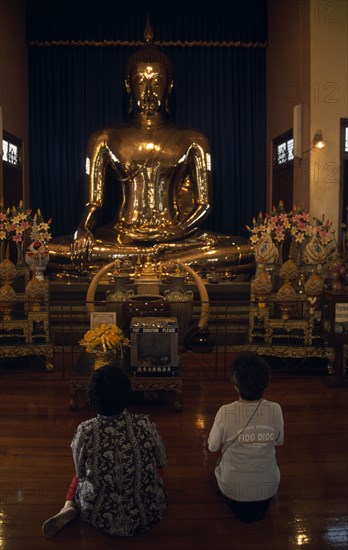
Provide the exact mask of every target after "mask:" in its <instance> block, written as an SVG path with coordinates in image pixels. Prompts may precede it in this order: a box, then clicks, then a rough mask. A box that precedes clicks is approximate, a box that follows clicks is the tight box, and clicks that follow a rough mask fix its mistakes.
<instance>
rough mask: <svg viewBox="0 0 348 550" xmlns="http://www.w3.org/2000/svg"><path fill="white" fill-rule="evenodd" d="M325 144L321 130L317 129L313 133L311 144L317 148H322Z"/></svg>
mask: <svg viewBox="0 0 348 550" xmlns="http://www.w3.org/2000/svg"><path fill="white" fill-rule="evenodd" d="M325 145H326V143H325V141H324V138H323V132H322V131H321V130H317V131H316V132H315V134H314V138H313V146H314V147H316V148H317V149H322V148H323V147H325Z"/></svg>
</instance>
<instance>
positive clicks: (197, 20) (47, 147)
mask: <svg viewBox="0 0 348 550" xmlns="http://www.w3.org/2000/svg"><path fill="white" fill-rule="evenodd" d="M125 4H126V3H122V4H121V3H120V2H117V1H114V2H111V0H100V1H99V2H94V3H92V2H89V1H88V0H85V1H84V2H82V1H81V0H77V1H76V0H75V2H69V3H68V2H67V1H66V0H59V1H57V0H28V2H27V32H28V36H27V38H28V45H29V78H30V98H29V103H30V191H31V207H32V208H38V207H39V208H41V210H42V211H43V213H44V215H45V217H46V218H47V217H52V218H53V224H52V228H53V233H54V235H56V236H58V235H65V234H70V233H72V232H73V231H74V230H75V229H76V227H77V224H78V222H79V219H80V216H81V213H82V209H83V206H84V202H85V196H84V172H85V148H86V143H87V139H88V136H89V135H90V134H91V133H92V132H93V131H94V130H96V129H97V128H100V127H102V126H111V125H112V124H117V123H119V122H123V121H125V120H126V119H127V117H128V115H127V102H126V95H125V91H124V85H123V82H124V77H125V67H126V62H127V59H128V57H129V55H130V54H131V53H132V52H133V51H134V46H133V45H132V44H130V45H110V46H103V45H100V44H99V45H98V41H113V42H118V41H126V42H128V43H129V42H130V43H132V42H133V41H142V40H143V33H144V27H145V21H146V16H147V15H149V17H150V21H151V24H152V27H153V30H154V40H155V41H161V42H174V41H175V42H177V41H181V42H182V43H184V44H183V45H175V46H173V45H168V46H165V45H164V46H161V48H162V49H163V51H165V53H166V54H167V55H168V56H169V57H170V58H171V60H172V63H173V67H174V81H175V82H174V91H173V94H172V98H171V117H172V119H173V120H174V121H176V122H177V123H179V124H183V125H185V126H189V127H194V128H197V129H199V130H201V131H203V132H204V133H205V134H206V135H207V136H208V138H209V140H210V143H211V148H212V175H213V211H212V213H211V215H210V217H209V218H208V220H207V221H206V222H205V226H204V227H206V228H207V229H210V230H213V231H218V232H222V233H225V234H229V235H241V236H246V235H247V231H246V229H245V225H246V224H250V222H251V219H252V217H253V216H254V215H255V213H257V212H258V211H259V210H260V209H262V210H264V204H265V173H266V158H265V147H266V144H265V139H266V131H265V121H266V103H265V100H266V98H265V87H266V85H265V78H266V75H265V72H266V70H265V58H266V48H265V44H266V40H267V23H266V22H267V12H266V0H230V1H229V2H208V3H207V4H206V6H204V7H203V6H202V5H201V4H196V3H187V4H189V5H186V6H185V4H181V3H176V4H175V6H173V7H172V6H170V7H168V6H167V5H166V4H164V3H156V2H147V3H146V6H145V7H144V8H139V9H135V8H134V4H132V6H133V7H129V8H127V7H126V5H125ZM78 41H82V42H81V43H80V45H78V43H77V42H78ZM236 42H240V45H238V44H235V43H236ZM224 43H225V44H224ZM231 43H233V44H231ZM245 44H249V47H242V45H243V46H245ZM238 46H239V47H238Z"/></svg>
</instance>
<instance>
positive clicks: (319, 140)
mask: <svg viewBox="0 0 348 550" xmlns="http://www.w3.org/2000/svg"><path fill="white" fill-rule="evenodd" d="M312 144H313V145H312V147H310V148H309V149H306V151H303V152H302V155H303V154H304V153H308V152H309V151H312V149H323V147H325V145H326V143H325V141H324V138H323V132H322V131H321V130H317V131H316V132H315V134H314V138H313V141H312ZM301 158H302V157H301Z"/></svg>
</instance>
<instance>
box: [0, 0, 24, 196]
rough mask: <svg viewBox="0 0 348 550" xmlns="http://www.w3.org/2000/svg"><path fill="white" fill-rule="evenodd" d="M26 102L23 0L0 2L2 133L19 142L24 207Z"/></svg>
mask: <svg viewBox="0 0 348 550" xmlns="http://www.w3.org/2000/svg"><path fill="white" fill-rule="evenodd" d="M28 101H29V99H28V50H27V44H26V30H25V0H0V105H1V106H2V119H3V129H4V130H6V131H7V132H9V133H10V134H12V135H13V136H15V137H17V138H18V139H20V140H22V141H23V147H24V154H23V157H24V159H23V160H24V163H23V188H24V189H23V198H24V199H25V201H26V203H28V198H29V185H28V182H29V165H28V159H29V152H28V143H29V109H28ZM1 191H2V190H0V196H1V195H2V192H1Z"/></svg>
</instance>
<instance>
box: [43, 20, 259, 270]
mask: <svg viewBox="0 0 348 550" xmlns="http://www.w3.org/2000/svg"><path fill="white" fill-rule="evenodd" d="M152 40H153V35H152V30H151V28H150V25H149V23H147V26H146V30H145V43H144V45H143V46H142V47H141V48H140V49H139V50H137V51H136V52H135V53H134V54H132V55H131V56H130V58H129V60H128V64H127V78H126V81H125V86H126V90H127V93H128V96H129V105H130V108H129V111H130V113H131V120H130V121H129V122H127V123H123V124H119V125H116V126H113V127H111V128H107V129H102V130H98V131H96V132H94V133H93V134H92V135H91V136H90V138H89V140H88V144H87V163H86V166H88V167H89V168H88V171H87V172H88V173H87V177H86V185H87V189H86V191H87V194H88V202H87V204H86V205H85V209H84V212H83V215H82V218H81V220H80V223H79V226H78V228H77V231H76V233H75V235H74V242H73V243H72V245H71V247H70V250H68V249H67V247H66V246H65V250H64V243H59V242H58V241H56V243H55V242H53V244H52V245H51V247H50V256H51V259H52V260H53V262H58V263H59V261H61V259H62V256H64V255H65V257H66V258H67V257H68V256H69V257H70V260H71V261H72V263H74V264H75V266H78V267H79V269H80V271H84V270H88V269H93V268H97V267H100V266H101V265H103V264H105V263H107V262H110V261H112V260H113V259H115V260H116V259H119V260H122V259H127V260H128V261H129V262H131V263H133V264H135V262H136V261H137V260H138V258H139V256H140V257H141V258H144V259H145V258H147V257H148V256H150V257H151V258H153V259H154V260H155V261H161V262H166V261H169V260H181V261H184V262H187V263H189V264H191V265H196V267H197V265H199V269H201V268H202V266H205V267H207V269H208V270H209V263H211V264H213V265H214V268H216V267H217V266H218V265H223V266H225V265H226V266H228V265H230V266H234V271H238V270H240V271H245V270H246V269H248V268H250V266H251V265H252V263H253V255H252V253H251V247H250V245H249V244H248V243H247V242H246V241H245V240H244V239H241V238H238V237H233V238H232V237H228V236H225V235H219V234H214V233H206V232H202V231H200V232H199V231H198V228H199V226H200V225H201V224H202V222H203V221H204V220H205V219H206V218H207V216H208V214H209V212H210V211H211V208H212V197H211V153H210V146H209V142H208V139H207V137H206V136H205V135H204V134H203V133H201V132H199V131H196V130H193V129H190V128H185V127H182V126H179V125H178V124H175V123H173V122H169V121H167V119H166V116H165V113H166V110H168V97H169V94H170V93H171V91H172V88H173V74H172V65H171V62H170V60H169V58H168V57H167V56H166V55H165V54H164V53H163V52H162V51H161V50H160V49H159V48H158V47H157V46H156V45H155V44H154V43H153V41H152ZM110 168H111V170H112V171H113V172H114V174H115V176H116V180H117V183H118V184H119V185H120V187H121V192H122V202H121V205H120V208H119V211H118V212H117V213H116V215H115V218H114V220H113V222H112V223H109V224H106V225H104V226H100V217H101V212H102V209H103V207H104V202H105V181H106V172H107V170H109V169H110ZM63 263H64V262H63Z"/></svg>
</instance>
